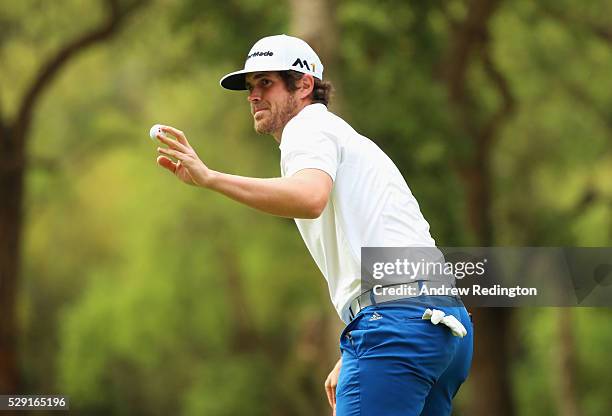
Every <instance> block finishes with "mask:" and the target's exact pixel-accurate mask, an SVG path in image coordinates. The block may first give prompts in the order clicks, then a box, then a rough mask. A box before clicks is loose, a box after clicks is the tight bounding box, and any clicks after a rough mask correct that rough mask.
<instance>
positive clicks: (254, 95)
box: [247, 88, 261, 103]
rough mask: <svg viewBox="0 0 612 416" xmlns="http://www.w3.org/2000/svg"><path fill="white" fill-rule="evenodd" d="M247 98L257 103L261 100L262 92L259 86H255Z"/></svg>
mask: <svg viewBox="0 0 612 416" xmlns="http://www.w3.org/2000/svg"><path fill="white" fill-rule="evenodd" d="M247 100H249V102H250V103H257V102H259V101H261V93H260V91H259V88H253V89H252V90H251V91H250V92H249V96H248V97H247Z"/></svg>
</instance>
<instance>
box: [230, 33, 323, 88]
mask: <svg viewBox="0 0 612 416" xmlns="http://www.w3.org/2000/svg"><path fill="white" fill-rule="evenodd" d="M287 70H293V71H297V72H302V73H304V74H310V75H312V76H313V77H315V78H319V79H320V80H323V64H322V63H321V60H320V59H319V57H318V56H317V54H316V53H315V51H314V50H313V49H312V48H311V47H310V45H308V44H307V43H306V42H304V41H303V40H302V39H299V38H296V37H293V36H287V35H274V36H268V37H265V38H262V39H260V40H258V41H257V42H256V43H255V45H253V47H252V48H251V50H250V51H249V54H248V55H247V58H246V61H245V62H244V69H241V70H240V71H236V72H231V73H229V74H227V75H226V76H224V77H223V78H221V81H220V84H221V86H222V87H223V88H227V89H228V90H246V89H247V88H246V80H245V78H246V74H249V73H252V72H260V71H287Z"/></svg>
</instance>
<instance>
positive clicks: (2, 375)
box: [0, 128, 24, 394]
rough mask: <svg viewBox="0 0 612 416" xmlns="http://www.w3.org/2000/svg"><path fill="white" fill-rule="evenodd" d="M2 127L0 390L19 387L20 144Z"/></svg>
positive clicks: (17, 389) (14, 390) (0, 159)
mask: <svg viewBox="0 0 612 416" xmlns="http://www.w3.org/2000/svg"><path fill="white" fill-rule="evenodd" d="M9 135H10V133H9V129H7V128H5V129H3V132H2V136H0V152H1V153H0V394H12V393H18V392H19V391H20V389H19V388H20V385H21V383H20V378H19V368H18V367H19V361H18V353H17V329H18V328H17V316H16V308H15V305H16V298H17V282H18V279H17V277H18V276H19V263H20V255H21V244H20V243H21V224H22V209H21V208H22V201H23V194H24V183H23V172H24V169H23V168H24V166H23V148H22V146H21V145H20V144H19V141H16V140H15V137H14V136H13V137H11V136H9Z"/></svg>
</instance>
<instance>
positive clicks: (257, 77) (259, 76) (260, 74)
mask: <svg viewBox="0 0 612 416" xmlns="http://www.w3.org/2000/svg"><path fill="white" fill-rule="evenodd" d="M267 76H270V74H268V73H266V72H261V73H259V74H256V75H253V81H257V80H258V79H259V78H263V77H267ZM244 83H245V84H246V86H247V87H248V86H249V85H251V84H250V83H249V81H248V80H247V79H246V78H245V79H244Z"/></svg>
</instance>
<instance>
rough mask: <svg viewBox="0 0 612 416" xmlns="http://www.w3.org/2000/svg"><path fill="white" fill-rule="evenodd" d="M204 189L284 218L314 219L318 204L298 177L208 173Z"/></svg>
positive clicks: (319, 207)
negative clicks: (259, 176)
mask: <svg viewBox="0 0 612 416" xmlns="http://www.w3.org/2000/svg"><path fill="white" fill-rule="evenodd" d="M205 187H206V188H208V189H212V190H214V191H216V192H219V193H221V194H223V195H225V196H227V197H229V198H231V199H233V200H235V201H238V202H240V203H243V204H245V205H248V206H250V207H252V208H255V209H258V210H260V211H263V212H266V213H269V214H272V215H277V216H281V217H288V218H316V217H318V216H319V215H320V213H321V210H322V208H321V206H320V205H321V201H319V200H318V199H317V197H316V196H315V195H314V193H313V194H310V193H309V192H308V184H307V183H306V182H303V183H302V182H301V180H300V178H295V177H290V178H249V177H244V176H237V175H230V174H227V173H222V172H212V173H211V177H210V180H209V181H207V183H206V186H205Z"/></svg>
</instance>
